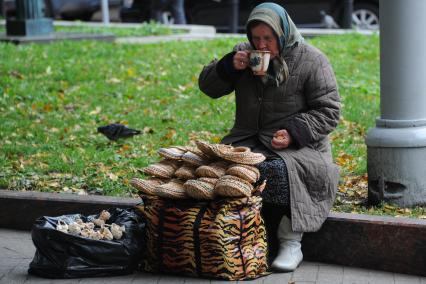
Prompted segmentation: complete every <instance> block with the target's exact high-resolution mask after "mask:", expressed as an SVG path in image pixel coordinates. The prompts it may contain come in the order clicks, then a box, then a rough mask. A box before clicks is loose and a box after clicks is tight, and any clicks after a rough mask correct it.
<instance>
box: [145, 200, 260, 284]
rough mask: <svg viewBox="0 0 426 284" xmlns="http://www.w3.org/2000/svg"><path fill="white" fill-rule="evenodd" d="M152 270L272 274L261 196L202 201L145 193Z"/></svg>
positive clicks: (205, 274) (228, 275)
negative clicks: (268, 270)
mask: <svg viewBox="0 0 426 284" xmlns="http://www.w3.org/2000/svg"><path fill="white" fill-rule="evenodd" d="M142 198H143V201H144V202H143V204H141V205H138V207H137V208H138V209H139V210H140V211H141V212H142V214H143V215H144V217H145V218H146V222H147V224H146V230H145V232H146V246H147V248H146V252H145V255H144V264H143V269H144V270H145V271H148V272H156V273H159V272H160V273H170V274H180V275H188V276H193V277H208V278H221V279H226V280H242V279H254V278H258V277H260V276H264V275H267V274H268V272H267V269H268V265H267V242H266V231H265V226H264V223H263V219H262V217H261V215H260V209H261V201H262V199H261V197H259V196H252V197H245V198H226V199H217V200H213V201H205V202H199V201H194V200H172V199H163V198H160V197H156V196H142Z"/></svg>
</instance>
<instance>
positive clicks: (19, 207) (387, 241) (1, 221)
mask: <svg viewBox="0 0 426 284" xmlns="http://www.w3.org/2000/svg"><path fill="white" fill-rule="evenodd" d="M140 202H141V200H140V199H135V198H118V197H107V196H94V195H90V196H78V195H72V194H61V193H43V192H17V191H8V190H0V208H2V210H1V211H0V227H2V228H8V229H19V230H30V229H31V226H32V224H33V223H34V221H35V220H36V219H37V218H38V217H40V216H58V215H64V214H73V213H81V214H84V215H88V214H94V213H98V212H99V211H100V210H102V209H107V208H111V207H120V208H128V207H133V206H134V205H136V204H138V203H140ZM302 247H303V253H304V256H305V259H306V260H308V261H317V262H324V263H333V264H340V265H346V266H355V267H363V268H369V269H377V270H384V271H390V272H396V273H406V274H413V275H420V276H426V270H425V269H424V268H425V267H426V220H418V219H408V218H393V217H382V216H372V215H362V214H347V213H331V214H330V216H329V217H328V219H327V220H326V222H325V223H324V225H323V227H322V228H321V230H320V231H318V232H315V233H306V234H305V236H304V238H303V246H302Z"/></svg>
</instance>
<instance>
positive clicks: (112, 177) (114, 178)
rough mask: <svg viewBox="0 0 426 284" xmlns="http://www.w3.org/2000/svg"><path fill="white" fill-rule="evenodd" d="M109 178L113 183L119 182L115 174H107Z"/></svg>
mask: <svg viewBox="0 0 426 284" xmlns="http://www.w3.org/2000/svg"><path fill="white" fill-rule="evenodd" d="M107 176H108V177H109V179H110V180H112V181H117V180H118V176H116V175H115V174H113V173H107Z"/></svg>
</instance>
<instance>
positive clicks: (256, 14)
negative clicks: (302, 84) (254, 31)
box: [246, 2, 303, 85]
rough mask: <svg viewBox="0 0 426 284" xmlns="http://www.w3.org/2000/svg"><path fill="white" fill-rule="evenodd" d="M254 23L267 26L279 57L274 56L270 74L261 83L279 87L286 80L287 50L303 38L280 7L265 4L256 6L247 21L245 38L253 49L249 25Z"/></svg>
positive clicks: (268, 3) (273, 4)
mask: <svg viewBox="0 0 426 284" xmlns="http://www.w3.org/2000/svg"><path fill="white" fill-rule="evenodd" d="M254 21H260V22H263V23H265V24H267V25H268V26H270V27H271V28H272V30H273V31H274V32H275V35H276V36H277V39H278V44H279V48H280V56H276V57H275V58H274V59H273V60H272V70H271V72H272V74H271V72H268V74H267V75H265V76H263V77H262V81H263V82H264V83H265V84H269V83H274V85H280V84H282V83H283V82H285V81H286V80H287V78H288V66H287V64H286V63H285V61H284V59H283V57H284V55H285V54H286V53H287V51H288V50H290V49H292V48H293V47H294V46H296V45H297V44H299V43H301V42H303V37H302V35H301V34H300V32H299V31H298V30H297V28H296V25H295V24H294V23H293V21H292V20H291V18H290V16H289V15H288V14H287V11H286V10H285V9H284V8H283V7H282V6H280V5H278V4H275V3H270V2H267V3H262V4H260V5H257V6H256V7H255V8H254V9H253V11H252V12H251V13H250V16H249V18H248V21H247V26H246V27H247V38H248V39H249V41H250V43H251V45H252V46H253V47H254V44H253V42H252V35H251V24H252V23H253V22H254Z"/></svg>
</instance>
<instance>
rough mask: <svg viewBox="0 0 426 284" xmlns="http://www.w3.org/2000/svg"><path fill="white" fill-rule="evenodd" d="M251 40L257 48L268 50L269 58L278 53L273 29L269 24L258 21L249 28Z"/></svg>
mask: <svg viewBox="0 0 426 284" xmlns="http://www.w3.org/2000/svg"><path fill="white" fill-rule="evenodd" d="M251 40H252V42H253V44H254V47H255V48H256V49H257V50H268V51H270V52H271V59H272V58H274V57H275V56H277V55H279V53H280V52H279V46H278V41H277V38H276V36H275V34H274V31H273V30H272V28H271V27H270V26H268V25H267V24H264V23H260V24H258V25H256V26H255V27H253V28H252V29H251Z"/></svg>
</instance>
